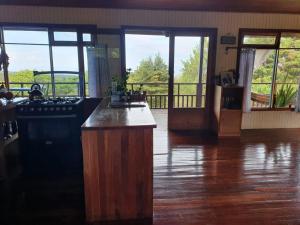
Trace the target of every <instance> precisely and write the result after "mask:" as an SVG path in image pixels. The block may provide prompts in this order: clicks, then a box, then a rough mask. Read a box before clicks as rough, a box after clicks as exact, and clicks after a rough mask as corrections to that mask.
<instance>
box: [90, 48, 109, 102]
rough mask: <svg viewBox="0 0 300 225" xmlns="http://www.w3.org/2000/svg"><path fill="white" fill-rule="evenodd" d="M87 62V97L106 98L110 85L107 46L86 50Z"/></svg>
mask: <svg viewBox="0 0 300 225" xmlns="http://www.w3.org/2000/svg"><path fill="white" fill-rule="evenodd" d="M87 60H88V90H89V96H90V97H106V95H107V94H108V89H109V87H110V85H111V74H110V70H109V62H108V47H107V45H105V44H97V45H96V47H89V48H87Z"/></svg>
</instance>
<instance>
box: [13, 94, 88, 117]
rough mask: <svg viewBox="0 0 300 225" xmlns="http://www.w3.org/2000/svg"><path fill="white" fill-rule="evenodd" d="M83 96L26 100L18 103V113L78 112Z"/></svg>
mask: <svg viewBox="0 0 300 225" xmlns="http://www.w3.org/2000/svg"><path fill="white" fill-rule="evenodd" d="M82 102H83V99H82V98H70V97H68V98H67V97H66V98H48V99H39V100H29V99H28V100H25V101H23V102H21V103H19V104H17V113H18V115H31V116H33V115H61V114H63V115H64V114H73V113H76V112H78V109H79V107H80V106H81V105H82Z"/></svg>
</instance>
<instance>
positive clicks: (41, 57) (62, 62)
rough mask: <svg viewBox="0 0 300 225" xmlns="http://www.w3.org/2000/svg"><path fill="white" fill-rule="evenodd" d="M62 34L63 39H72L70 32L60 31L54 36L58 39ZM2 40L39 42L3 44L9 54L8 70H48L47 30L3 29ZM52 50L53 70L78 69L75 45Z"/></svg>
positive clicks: (8, 41)
mask: <svg viewBox="0 0 300 225" xmlns="http://www.w3.org/2000/svg"><path fill="white" fill-rule="evenodd" d="M62 36H63V38H64V39H67V40H74V35H72V33H70V32H60V33H58V35H56V36H55V38H56V40H59V39H61V38H62ZM75 38H76V37H75ZM4 40H5V42H6V43H28V44H41V45H18V44H5V48H6V52H7V54H8V56H9V67H8V70H9V71H19V70H25V69H30V70H38V71H49V70H50V56H49V51H50V50H49V45H48V43H49V41H48V32H47V31H38V32H37V31H16V30H14V31H11V30H4ZM75 40H76V39H75ZM52 51H53V66H54V70H57V71H59V70H64V71H78V53H77V47H74V46H68V47H65V46H64V47H61V46H55V47H53V48H52Z"/></svg>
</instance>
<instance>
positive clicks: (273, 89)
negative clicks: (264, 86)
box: [270, 49, 279, 108]
mask: <svg viewBox="0 0 300 225" xmlns="http://www.w3.org/2000/svg"><path fill="white" fill-rule="evenodd" d="M278 57H279V50H278V49H276V53H275V62H274V67H273V75H272V88H271V94H270V98H271V99H270V108H274V105H275V101H276V98H274V96H275V95H276V77H277V67H278Z"/></svg>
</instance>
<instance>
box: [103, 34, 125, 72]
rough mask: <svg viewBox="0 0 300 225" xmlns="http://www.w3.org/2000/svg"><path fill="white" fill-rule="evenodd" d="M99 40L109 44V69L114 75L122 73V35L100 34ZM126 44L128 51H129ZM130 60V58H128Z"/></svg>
mask: <svg viewBox="0 0 300 225" xmlns="http://www.w3.org/2000/svg"><path fill="white" fill-rule="evenodd" d="M98 42H99V43H100V44H105V45H107V48H108V62H109V71H110V73H111V74H112V76H120V75H121V58H120V55H119V52H120V35H98ZM127 49H128V48H127V46H126V51H127ZM128 60H129V59H128Z"/></svg>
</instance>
